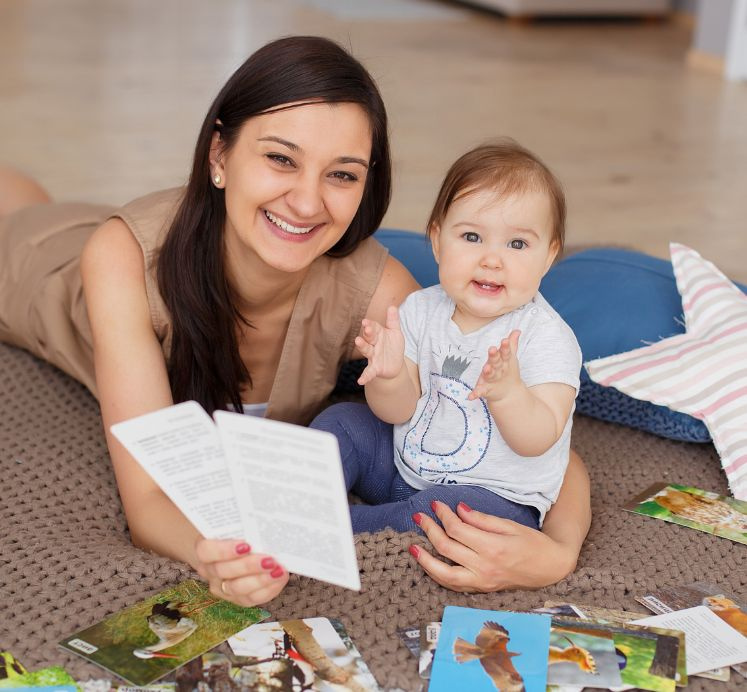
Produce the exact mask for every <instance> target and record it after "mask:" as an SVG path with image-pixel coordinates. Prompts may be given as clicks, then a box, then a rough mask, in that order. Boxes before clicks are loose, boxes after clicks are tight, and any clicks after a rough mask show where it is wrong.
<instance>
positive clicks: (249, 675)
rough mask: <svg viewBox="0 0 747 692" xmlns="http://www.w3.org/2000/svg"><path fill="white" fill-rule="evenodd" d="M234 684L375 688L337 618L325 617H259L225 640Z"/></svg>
mask: <svg viewBox="0 0 747 692" xmlns="http://www.w3.org/2000/svg"><path fill="white" fill-rule="evenodd" d="M228 645H229V646H230V647H231V649H232V651H233V652H234V654H235V655H236V661H235V663H234V666H235V667H236V668H237V670H234V672H233V673H232V675H233V678H234V680H235V681H236V682H237V683H238V685H239V689H242V690H243V689H247V690H252V689H261V690H266V689H267V690H269V689H273V690H275V689H278V690H287V691H288V692H292V691H294V690H319V691H320V692H328V691H329V692H331V691H332V690H343V689H344V690H356V691H357V692H362V691H363V690H378V689H379V686H378V684H377V683H376V680H375V678H374V677H373V675H372V674H371V671H370V670H369V669H368V666H367V665H366V663H365V662H364V660H363V658H362V657H361V655H360V652H359V651H358V649H357V648H356V646H355V644H353V642H352V641H351V639H350V636H349V635H348V633H347V632H346V631H345V628H344V627H343V625H342V623H341V622H340V621H339V620H334V619H330V618H325V617H316V618H304V619H303V620H280V621H278V622H263V623H260V624H257V625H252V626H251V627H248V628H246V629H245V630H242V631H241V632H238V633H237V634H235V635H234V636H232V637H231V638H229V640H228Z"/></svg>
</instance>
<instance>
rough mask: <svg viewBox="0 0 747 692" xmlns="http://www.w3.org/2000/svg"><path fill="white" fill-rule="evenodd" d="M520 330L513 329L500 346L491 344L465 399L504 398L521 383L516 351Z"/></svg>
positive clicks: (497, 399)
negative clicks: (483, 363)
mask: <svg viewBox="0 0 747 692" xmlns="http://www.w3.org/2000/svg"><path fill="white" fill-rule="evenodd" d="M520 334H521V332H520V331H519V330H518V329H514V330H513V331H512V332H511V333H510V334H509V335H508V337H507V338H505V339H503V340H502V341H501V345H500V348H497V347H496V346H491V347H490V348H489V349H488V359H487V361H486V362H485V365H484V366H483V368H482V372H481V373H480V377H478V378H477V383H476V384H475V388H474V389H473V390H472V391H471V392H470V394H469V396H468V397H467V399H468V400H469V401H472V400H474V399H486V400H487V401H488V402H491V401H500V400H501V399H503V398H505V397H506V396H507V395H508V394H509V393H510V391H511V389H512V388H513V387H515V386H516V385H518V384H521V377H520V375H519V361H518V359H517V357H516V352H517V350H518V347H519V335H520Z"/></svg>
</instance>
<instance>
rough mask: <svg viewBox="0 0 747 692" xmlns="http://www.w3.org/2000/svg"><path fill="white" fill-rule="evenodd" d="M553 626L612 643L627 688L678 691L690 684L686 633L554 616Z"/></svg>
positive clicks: (664, 691)
mask: <svg viewBox="0 0 747 692" xmlns="http://www.w3.org/2000/svg"><path fill="white" fill-rule="evenodd" d="M552 624H553V627H563V628H564V629H568V630H570V631H572V632H579V633H581V634H592V635H595V636H598V637H605V638H609V639H611V640H612V642H613V644H614V646H615V652H616V654H617V657H618V667H619V668H620V679H621V680H622V684H623V686H632V687H637V688H640V689H642V690H651V692H674V689H675V686H676V685H677V684H685V683H686V682H687V673H686V666H685V656H684V655H681V651H682V650H683V649H684V643H685V637H684V634H683V633H682V632H676V633H675V632H669V631H663V630H660V629H658V628H656V629H654V628H649V627H644V626H641V625H634V624H610V623H606V622H595V621H593V620H579V619H578V618H565V617H553V619H552Z"/></svg>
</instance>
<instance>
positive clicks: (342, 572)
mask: <svg viewBox="0 0 747 692" xmlns="http://www.w3.org/2000/svg"><path fill="white" fill-rule="evenodd" d="M214 418H215V422H213V420H212V419H211V418H210V416H208V414H207V413H206V412H205V410H204V409H203V408H202V407H201V406H200V405H199V404H198V403H197V402H195V401H186V402H184V403H181V404H176V405H175V406H169V407H168V408H164V409H160V410H158V411H154V412H152V413H148V414H146V415H144V416H140V417H138V418H133V419H131V420H128V421H123V422H121V423H116V424H115V425H112V426H111V432H112V434H113V435H114V436H115V437H116V438H117V439H118V440H119V441H120V442H121V443H122V444H123V445H124V447H125V448H126V449H127V451H128V452H129V453H130V454H131V455H132V456H133V457H134V458H135V460H136V461H137V462H138V463H139V464H140V465H141V466H142V467H143V468H144V469H145V470H146V471H147V472H148V473H149V474H150V475H151V477H152V478H153V480H154V481H155V482H156V483H157V484H158V485H159V486H160V487H161V489H162V490H163V491H164V492H165V493H166V495H168V497H169V498H170V499H171V500H172V501H173V502H174V504H175V505H176V506H177V507H178V508H179V509H180V510H181V511H182V512H183V513H184V515H185V516H186V517H187V519H189V521H190V522H192V524H194V526H195V528H196V529H197V530H198V531H199V532H200V533H201V534H202V535H203V536H205V537H206V538H236V539H244V540H245V541H246V542H247V543H249V545H251V546H252V549H253V550H254V552H259V553H268V554H270V555H272V557H274V558H275V559H276V560H277V562H278V563H279V564H281V565H282V566H283V567H285V568H286V569H287V570H288V571H289V572H295V573H296V574H301V575H303V576H306V577H312V578H314V579H320V580H322V581H326V582H330V583H332V584H336V585H338V586H344V587H347V588H349V589H353V590H356V591H357V590H359V589H360V576H359V573H358V563H357V559H356V555H355V544H354V542H353V530H352V526H351V523H350V511H349V509H348V502H347V490H346V489H345V481H344V478H343V474H342V464H341V462H340V449H339V446H338V444H337V439H336V438H335V436H334V435H332V434H331V433H327V432H323V431H321V430H312V429H310V428H305V427H303V426H300V425H292V424H290V423H281V422H279V421H272V420H266V419H264V418H257V417H254V416H247V415H243V414H239V413H231V412H227V411H216V412H215V416H214Z"/></svg>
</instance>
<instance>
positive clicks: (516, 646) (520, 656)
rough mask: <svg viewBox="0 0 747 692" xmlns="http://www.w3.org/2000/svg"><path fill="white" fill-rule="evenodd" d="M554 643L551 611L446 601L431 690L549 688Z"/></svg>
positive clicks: (528, 690)
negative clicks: (459, 604) (486, 607)
mask: <svg viewBox="0 0 747 692" xmlns="http://www.w3.org/2000/svg"><path fill="white" fill-rule="evenodd" d="M549 645H550V616H549V615H543V614H533V613H513V612H507V611H499V610H479V609H475V608H461V607H457V606H446V608H444V616H443V620H442V621H441V633H440V635H439V637H438V646H437V647H436V654H435V657H434V661H433V672H432V673H431V680H430V684H429V686H428V690H429V692H452V691H453V690H470V691H472V690H474V691H475V692H478V691H479V690H493V691H494V690H496V689H499V690H511V689H514V690H519V689H523V690H526V692H545V687H546V685H547V659H548V651H549ZM522 685H523V687H522Z"/></svg>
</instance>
